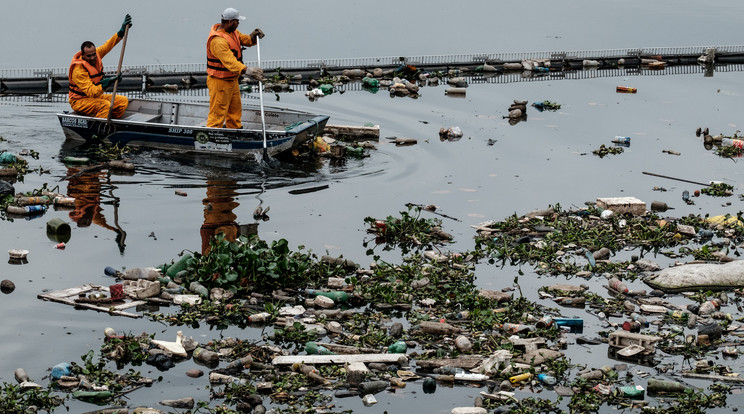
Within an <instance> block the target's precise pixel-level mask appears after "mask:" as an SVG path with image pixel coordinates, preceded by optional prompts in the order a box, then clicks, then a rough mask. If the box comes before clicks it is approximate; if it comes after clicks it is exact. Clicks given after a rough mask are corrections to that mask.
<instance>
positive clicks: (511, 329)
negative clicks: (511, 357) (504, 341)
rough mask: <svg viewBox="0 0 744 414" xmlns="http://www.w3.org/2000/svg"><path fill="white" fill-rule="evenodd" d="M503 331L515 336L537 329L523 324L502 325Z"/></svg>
mask: <svg viewBox="0 0 744 414" xmlns="http://www.w3.org/2000/svg"><path fill="white" fill-rule="evenodd" d="M501 329H503V330H504V332H507V333H510V334H515V333H519V332H524V331H533V330H535V327H534V326H532V325H523V324H521V323H505V324H503V325H501Z"/></svg>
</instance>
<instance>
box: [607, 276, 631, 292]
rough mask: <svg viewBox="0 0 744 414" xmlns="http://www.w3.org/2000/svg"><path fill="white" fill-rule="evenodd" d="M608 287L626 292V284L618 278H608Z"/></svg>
mask: <svg viewBox="0 0 744 414" xmlns="http://www.w3.org/2000/svg"><path fill="white" fill-rule="evenodd" d="M610 287H611V288H612V289H613V290H616V291H618V292H620V293H628V286H627V285H626V284H625V283H623V282H622V281H621V280H620V279H618V278H615V277H613V278H612V279H610Z"/></svg>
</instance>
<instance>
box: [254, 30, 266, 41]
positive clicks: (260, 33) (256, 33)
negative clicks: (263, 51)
mask: <svg viewBox="0 0 744 414" xmlns="http://www.w3.org/2000/svg"><path fill="white" fill-rule="evenodd" d="M250 36H251V38H253V39H254V40H255V39H256V38H257V37H258V38H259V39H263V38H264V36H266V35H265V34H264V32H263V30H261V29H255V30H254V31H252V32H251V34H250Z"/></svg>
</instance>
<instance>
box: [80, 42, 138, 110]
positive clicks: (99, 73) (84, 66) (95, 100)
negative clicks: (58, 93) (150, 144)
mask: <svg viewBox="0 0 744 414" xmlns="http://www.w3.org/2000/svg"><path fill="white" fill-rule="evenodd" d="M120 40H121V38H120V37H119V35H118V34H115V35H113V36H112V37H111V39H109V40H108V41H106V43H104V44H103V45H102V46H99V47H97V48H96V55H98V56H97V58H96V66H95V67H94V66H91V65H90V64H89V63H88V62H86V61H84V60H83V59H82V52H77V53H76V54H75V56H74V57H73V58H72V62H70V72H69V78H70V93H69V96H68V98H69V101H70V106H71V107H72V109H73V110H74V111H75V112H79V113H81V114H84V115H89V116H95V117H97V118H108V113H109V108H110V107H111V95H110V94H106V93H103V88H102V87H101V85H100V83H101V79H102V78H103V63H102V62H101V59H102V58H103V57H104V56H106V54H107V53H108V52H110V51H111V49H113V48H114V46H116V44H117V43H119V41H120ZM128 105H129V99H127V97H126V96H122V95H116V98H114V110H113V112H112V113H111V116H112V118H120V117H121V116H122V115H123V114H124V111H125V110H126V109H127V106H128Z"/></svg>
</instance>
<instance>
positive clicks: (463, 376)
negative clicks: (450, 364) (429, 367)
mask: <svg viewBox="0 0 744 414" xmlns="http://www.w3.org/2000/svg"><path fill="white" fill-rule="evenodd" d="M489 378H490V377H489V376H488V375H485V374H473V373H470V372H458V373H455V381H487V380H488V379H489Z"/></svg>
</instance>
